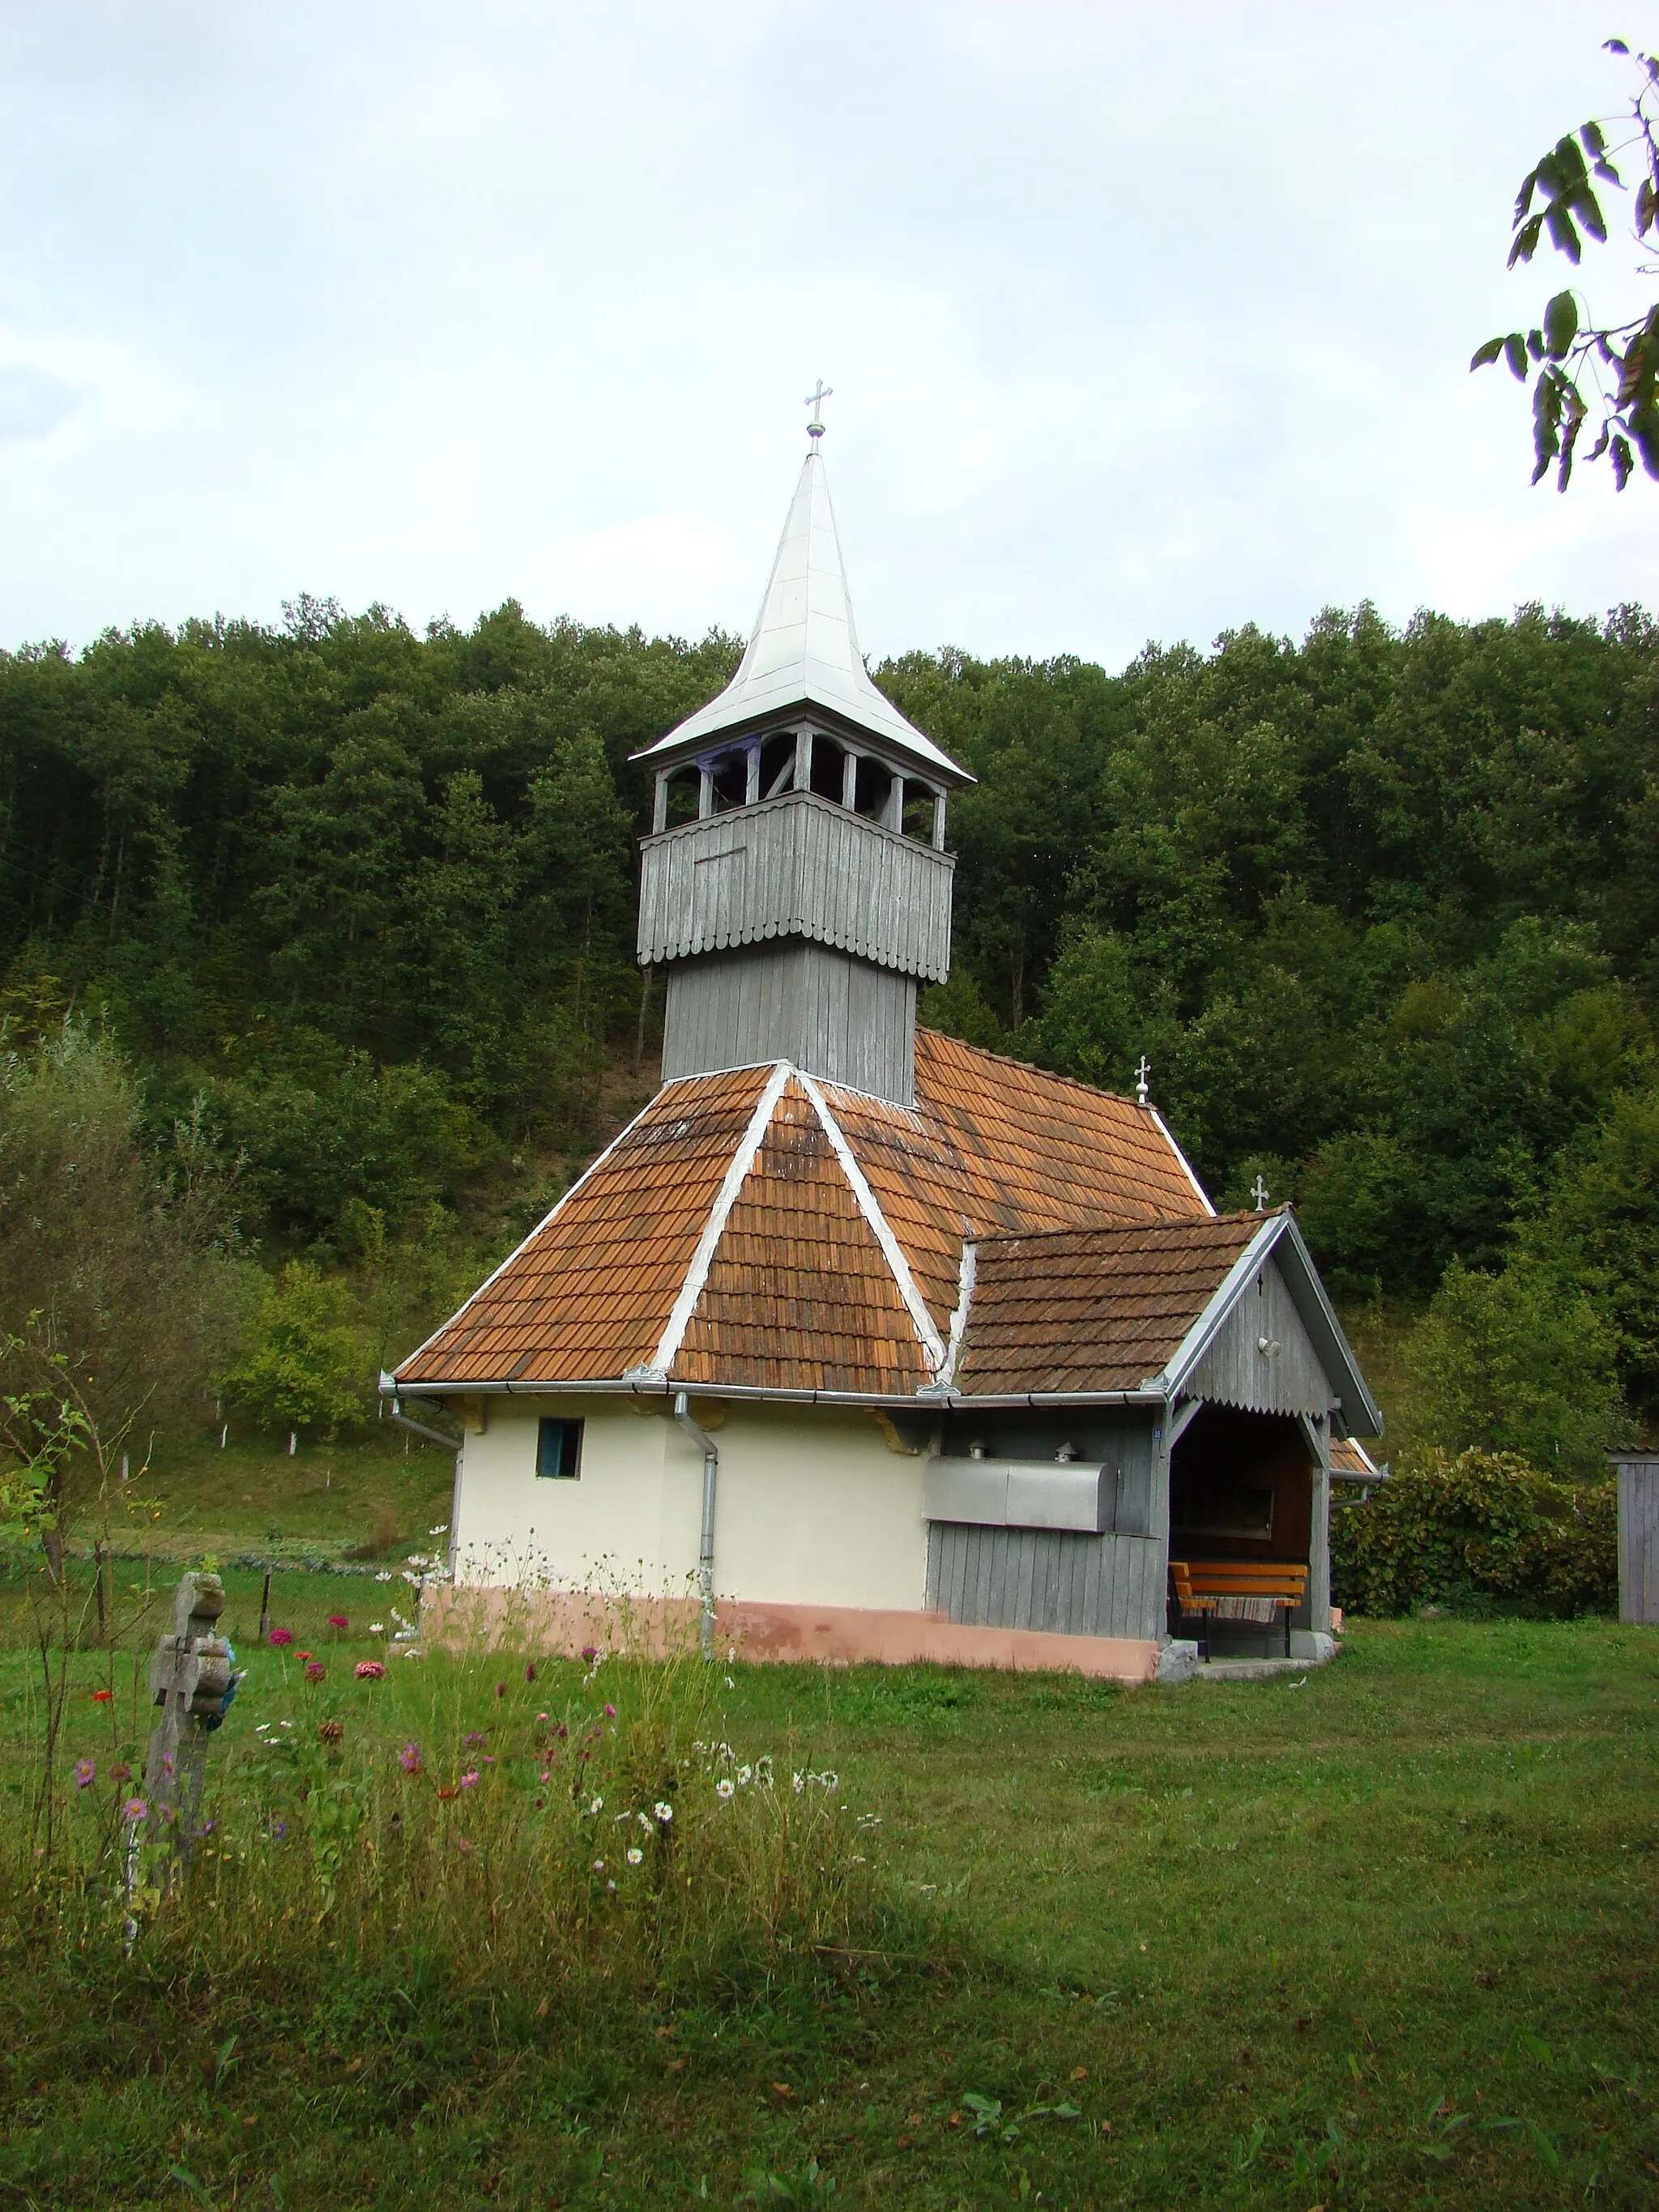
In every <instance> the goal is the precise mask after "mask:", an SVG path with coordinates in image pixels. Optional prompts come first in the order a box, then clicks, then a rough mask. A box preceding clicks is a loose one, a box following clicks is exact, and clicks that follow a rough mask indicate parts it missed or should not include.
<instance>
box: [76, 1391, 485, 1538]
mask: <svg viewBox="0 0 1659 2212" xmlns="http://www.w3.org/2000/svg"><path fill="white" fill-rule="evenodd" d="M140 1456H141V1455H140V1453H139V1452H138V1451H137V1450H135V1451H134V1453H133V1454H132V1455H131V1457H132V1460H133V1464H134V1469H135V1477H136V1479H135V1480H134V1481H133V1483H132V1484H131V1492H132V1502H131V1505H130V1506H124V1507H119V1508H118V1511H117V1513H116V1516H115V1523H116V1534H117V1540H118V1543H119V1545H120V1547H121V1548H122V1550H123V1551H124V1552H125V1553H127V1554H128V1555H129V1556H142V1555H143V1553H145V1552H146V1551H148V1552H150V1553H153V1554H154V1556H155V1558H156V1559H167V1560H184V1561H185V1562H186V1563H188V1562H191V1561H194V1560H198V1559H200V1558H201V1557H202V1555H203V1554H204V1553H212V1554H213V1555H214V1556H215V1557H216V1558H220V1559H234V1558H240V1557H246V1558H250V1559H251V1558H252V1557H255V1556H258V1557H259V1558H261V1559H264V1558H265V1557H267V1556H269V1557H270V1558H272V1559H276V1560H278V1561H281V1560H283V1559H289V1558H295V1557H297V1556H301V1555H303V1556H305V1557H307V1558H317V1559H331V1558H332V1559H343V1558H345V1557H347V1556H349V1555H350V1554H353V1553H357V1552H359V1551H361V1552H362V1553H364V1554H365V1555H368V1554H371V1553H373V1554H375V1555H380V1554H388V1553H392V1552H393V1551H395V1550H396V1549H398V1547H401V1548H402V1549H403V1550H404V1551H408V1550H410V1549H415V1548H424V1547H425V1546H426V1544H427V1541H428V1537H427V1531H428V1529H429V1528H431V1527H432V1526H433V1525H434V1523H435V1522H447V1520H448V1519H449V1508H450V1489H451V1485H452V1482H453V1477H454V1462H453V1459H452V1458H451V1456H450V1455H449V1454H448V1453H447V1452H443V1451H439V1450H437V1449H434V1448H432V1447H430V1446H428V1445H426V1444H422V1443H420V1442H419V1441H418V1440H417V1439H416V1438H415V1437H411V1436H410V1435H408V1434H407V1432H406V1431H403V1430H400V1429H397V1428H394V1427H392V1425H390V1424H389V1423H387V1424H381V1423H379V1422H374V1423H370V1424H369V1425H368V1426H367V1427H366V1428H364V1429H362V1431H358V1432H357V1433H356V1435H354V1436H352V1437H340V1438H337V1440H336V1441H335V1442H333V1443H318V1442H316V1441H311V1442H306V1443H301V1446H300V1449H299V1450H298V1452H297V1453H296V1454H295V1456H294V1457H293V1458H291V1459H290V1458H289V1452H288V1441H287V1438H286V1437H272V1436H270V1435H264V1434H260V1433H258V1431H252V1430H251V1429H250V1428H248V1427H247V1425H245V1424H234V1425H232V1428H231V1431H230V1434H229V1440H228V1443H227V1444H226V1445H225V1446H224V1448H223V1449H221V1446H220V1443H219V1435H218V1431H213V1432H212V1434H210V1435H209V1434H205V1433H196V1434H191V1435H187V1436H183V1437H157V1438H156V1439H155V1442H154V1443H153V1445H152V1446H151V1448H150V1453H149V1466H148V1469H147V1471H145V1472H143V1473H142V1474H140V1473H139V1472H138V1461H139V1459H140ZM83 1525H85V1526H87V1527H88V1528H89V1525H90V1524H89V1523H88V1524H83Z"/></svg>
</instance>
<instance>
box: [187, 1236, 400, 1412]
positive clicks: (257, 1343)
mask: <svg viewBox="0 0 1659 2212" xmlns="http://www.w3.org/2000/svg"><path fill="white" fill-rule="evenodd" d="M370 1372H371V1370H370V1364H369V1354H368V1348H367V1346H365V1344H364V1342H363V1340H362V1334H361V1333H360V1331H359V1329H358V1327H357V1317H356V1308H355V1307H354V1305H353V1304H352V1299H351V1293H350V1291H349V1290H348V1289H347V1287H346V1285H344V1284H343V1282H341V1281H340V1280H339V1279H337V1277H331V1276H325V1275H324V1274H323V1273H320V1271H319V1269H318V1268H316V1267H313V1266H312V1265H311V1263H310V1261H306V1260H290V1261H289V1263H288V1265H287V1266H286V1267H284V1268H283V1276H282V1280H281V1282H280V1283H271V1284H270V1285H268V1286H267V1288H266V1290H265V1292H264V1297H263V1298H262V1300H261V1302H260V1306H259V1310H258V1316H257V1318H256V1320H255V1322H254V1325H253V1328H252V1330H251V1331H250V1337H249V1342H248V1345H247V1348H246V1352H245V1353H244V1355H243V1357H242V1358H241V1359H240V1361H239V1362H238V1364H236V1365H235V1366H234V1368H232V1369H231V1370H230V1371H229V1373H228V1374H227V1375H226V1376H224V1378H223V1389H224V1391H225V1395H227V1396H228V1398H230V1399H231V1400H232V1401H233V1402H234V1404H236V1405H239V1406H246V1407H247V1409H248V1411H249V1412H250V1413H252V1415H253V1417H254V1419H256V1420H257V1421H258V1422H259V1423H260V1424H261V1425H263V1426H264V1427H266V1428H272V1429H294V1430H300V1429H320V1430H321V1431H323V1433H324V1434H325V1436H330V1437H331V1436H333V1435H334V1434H335V1432H336V1431H337V1430H338V1429H339V1428H341V1427H342V1426H343V1425H349V1423H351V1422H353V1421H356V1420H359V1419H361V1418H362V1413H363V1411H364V1407H365V1403H366V1401H367V1398H368V1388H369V1380H370Z"/></svg>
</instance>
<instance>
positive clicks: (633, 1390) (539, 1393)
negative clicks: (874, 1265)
mask: <svg viewBox="0 0 1659 2212" xmlns="http://www.w3.org/2000/svg"><path fill="white" fill-rule="evenodd" d="M395 1388H396V1389H397V1392H398V1395H400V1396H402V1397H405V1398H409V1397H422V1398H595V1397H604V1398H671V1397H673V1396H674V1395H676V1393H678V1392H679V1391H682V1390H684V1391H686V1392H689V1393H690V1395H691V1396H693V1397H696V1398H722V1399H724V1398H732V1399H740V1400H752V1401H755V1402H756V1403H764V1404H775V1405H788V1406H867V1407H870V1408H872V1410H873V1411H879V1412H882V1413H891V1412H899V1413H933V1412H937V1411H939V1409H940V1408H941V1407H943V1408H945V1409H947V1410H949V1409H951V1408H953V1407H966V1408H980V1407H1019V1406H1033V1407H1042V1406H1161V1405H1162V1404H1163V1403H1164V1393H1163V1391H1162V1390H1160V1389H1157V1388H1156V1387H1154V1386H1153V1385H1152V1384H1150V1383H1142V1384H1141V1385H1139V1388H1137V1389H1133V1390H1013V1391H1005V1392H1001V1393H999V1394H997V1395H992V1394H990V1393H989V1392H985V1393H979V1392H975V1391H972V1390H952V1389H939V1387H938V1386H937V1385H927V1386H924V1388H923V1389H921V1390H918V1391H909V1392H899V1391H866V1390H780V1389H770V1388H768V1387H767V1386H765V1385H763V1384H760V1383H688V1382H685V1381H684V1380H677V1379H675V1378H674V1377H671V1376H665V1375H648V1376H647V1375H646V1374H644V1373H642V1372H637V1371H636V1372H635V1375H633V1376H626V1377H621V1378H619V1377H617V1376H614V1375H611V1376H603V1377H599V1378H596V1379H595V1380H593V1381H592V1382H587V1383H398V1384H397V1385H396V1386H395Z"/></svg>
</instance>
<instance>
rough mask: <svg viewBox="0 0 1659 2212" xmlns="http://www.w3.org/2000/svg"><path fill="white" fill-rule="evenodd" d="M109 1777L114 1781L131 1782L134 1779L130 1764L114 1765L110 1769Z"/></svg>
mask: <svg viewBox="0 0 1659 2212" xmlns="http://www.w3.org/2000/svg"><path fill="white" fill-rule="evenodd" d="M109 1778H110V1780H111V1781H112V1782H131V1779H132V1769H131V1767H130V1766H112V1767H111V1769H110V1771H109Z"/></svg>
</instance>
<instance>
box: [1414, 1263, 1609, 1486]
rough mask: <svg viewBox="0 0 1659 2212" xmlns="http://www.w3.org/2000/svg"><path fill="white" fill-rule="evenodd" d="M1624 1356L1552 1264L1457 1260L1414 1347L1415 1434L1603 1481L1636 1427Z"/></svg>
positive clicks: (1604, 1325) (1577, 1291)
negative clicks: (1627, 1402) (1481, 1269)
mask: <svg viewBox="0 0 1659 2212" xmlns="http://www.w3.org/2000/svg"><path fill="white" fill-rule="evenodd" d="M1617 1353H1618V1338H1617V1335H1616V1334H1615V1332H1614V1331H1613V1329H1612V1328H1609V1327H1608V1326H1607V1323H1606V1322H1603V1321H1602V1320H1601V1317H1600V1316H1599V1315H1598V1314H1597V1312H1596V1310H1595V1307H1594V1306H1593V1305H1592V1304H1591V1303H1590V1301H1589V1298H1588V1297H1586V1296H1585V1295H1584V1293H1583V1291H1582V1290H1580V1289H1579V1288H1578V1287H1577V1285H1575V1284H1574V1283H1572V1282H1571V1281H1563V1280H1562V1279H1561V1278H1560V1277H1559V1274H1558V1273H1556V1272H1554V1271H1553V1269H1551V1268H1548V1267H1542V1266H1540V1265H1539V1264H1538V1263H1536V1262H1535V1261H1532V1260H1530V1259H1528V1257H1526V1256H1525V1255H1516V1257H1515V1258H1513V1259H1512V1260H1511V1261H1510V1263H1509V1265H1508V1266H1507V1267H1505V1268H1504V1270H1503V1272H1502V1273H1499V1274H1490V1275H1489V1274H1482V1273H1478V1272H1476V1271H1475V1270H1474V1269H1472V1268H1468V1267H1463V1266H1462V1263H1461V1262H1460V1261H1456V1260H1454V1261H1452V1264H1451V1266H1450V1267H1449V1268H1448V1269H1447V1270H1446V1273H1445V1279H1444V1280H1443V1282H1442V1283H1441V1285H1440V1288H1439V1289H1438V1290H1437V1291H1436V1292H1435V1295H1434V1300H1433V1303H1432V1304H1431V1305H1430V1307H1429V1310H1428V1311H1427V1313H1425V1315H1424V1316H1423V1319H1422V1321H1421V1322H1419V1324H1418V1327H1417V1328H1416V1330H1415V1332H1414V1333H1413V1337H1412V1340H1411V1343H1410V1345H1409V1346H1408V1347H1407V1353H1406V1363H1407V1368H1408V1370H1409V1371H1410V1374H1411V1377H1412V1381H1413V1383H1414V1384H1415V1385H1416V1390H1417V1414H1418V1426H1419V1432H1420V1434H1421V1435H1422V1437H1423V1438H1424V1440H1425V1442H1426V1443H1431V1444H1436V1445H1438V1446H1439V1447H1440V1448H1441V1449H1443V1450H1446V1451H1453V1452H1455V1451H1462V1450H1466V1449H1470V1448H1474V1449H1480V1450H1484V1451H1488V1452H1496V1453H1515V1454H1517V1455H1519V1456H1520V1458H1521V1459H1522V1460H1524V1461H1528V1462H1533V1463H1534V1464H1535V1465H1540V1466H1544V1467H1547V1468H1550V1469H1551V1470H1552V1471H1553V1473H1554V1474H1557V1475H1558V1476H1567V1477H1571V1476H1574V1475H1576V1476H1577V1477H1578V1478H1580V1480H1585V1481H1592V1480H1595V1479H1596V1478H1597V1477H1598V1476H1599V1475H1600V1474H1601V1471H1602V1469H1603V1468H1604V1467H1605V1466H1606V1457H1605V1455H1606V1454H1607V1451H1608V1450H1609V1449H1611V1448H1612V1447H1613V1446H1614V1445H1616V1444H1619V1443H1623V1442H1624V1441H1625V1440H1626V1437H1627V1436H1628V1434H1629V1431H1630V1422H1629V1417H1628V1415H1627V1414H1626V1411H1625V1406H1624V1401H1623V1399H1622V1398H1621V1396H1620V1389H1619V1375H1618V1369H1617Z"/></svg>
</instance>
